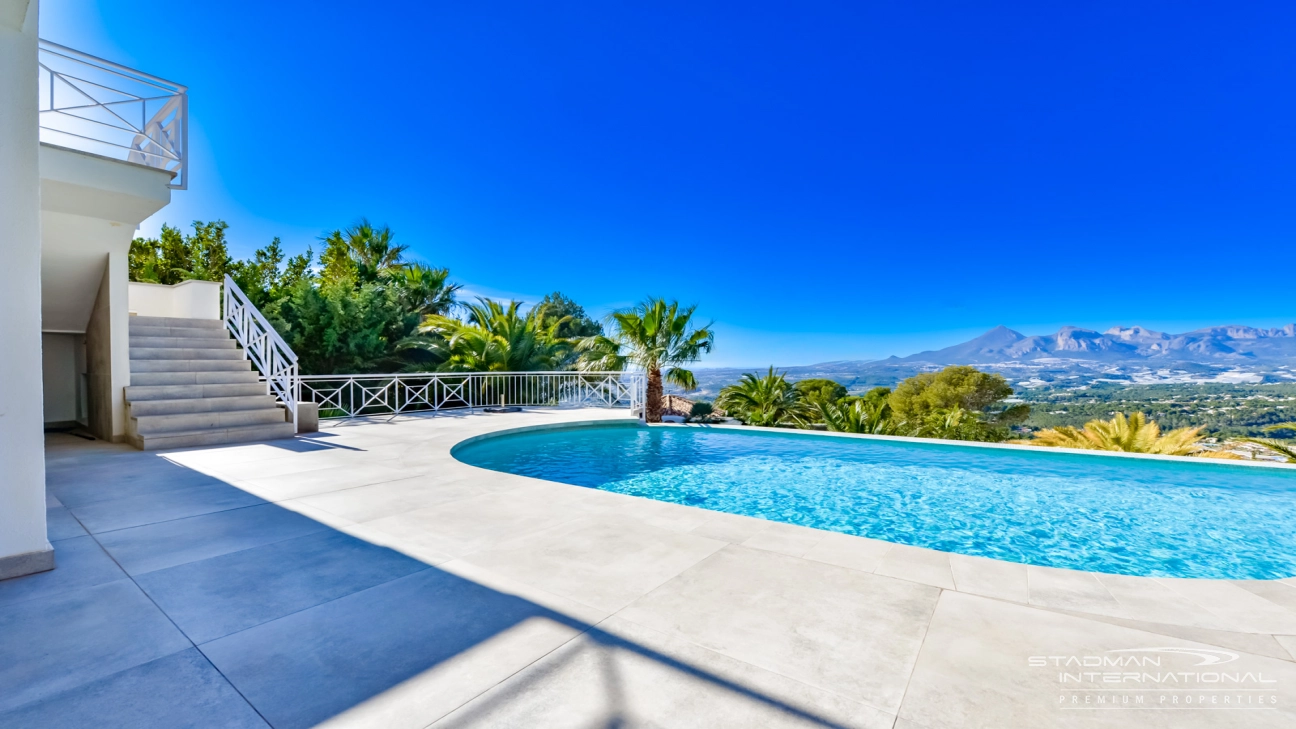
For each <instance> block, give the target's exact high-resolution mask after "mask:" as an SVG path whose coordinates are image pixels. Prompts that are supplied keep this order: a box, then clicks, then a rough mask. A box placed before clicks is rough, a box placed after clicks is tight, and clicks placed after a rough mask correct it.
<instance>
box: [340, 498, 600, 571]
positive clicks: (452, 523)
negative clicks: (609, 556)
mask: <svg viewBox="0 0 1296 729" xmlns="http://www.w3.org/2000/svg"><path fill="white" fill-rule="evenodd" d="M552 486H558V484H552ZM563 488H566V489H568V490H569V492H570V494H569V495H567V496H562V495H559V494H554V495H553V498H547V496H548V495H547V494H544V493H538V494H537V493H519V492H517V490H513V491H508V492H504V493H491V494H486V495H483V496H474V497H472V498H469V499H461V500H458V501H452V502H448V503H445V504H438V505H436V506H429V507H427V508H423V509H416V510H414V511H411V512H409V513H407V514H399V515H396V516H389V517H386V518H383V519H375V520H373V521H370V522H366V523H365V524H363V525H362V526H364V527H367V528H368V529H369V530H372V531H377V532H381V533H383V534H385V535H387V538H388V539H390V540H391V541H384V542H383V543H385V544H388V545H389V546H395V547H397V548H400V546H401V545H409V546H410V547H412V548H415V549H418V550H431V551H432V552H435V553H439V554H445V555H448V556H450V557H460V556H463V555H466V554H469V553H472V552H476V551H478V550H481V549H485V548H488V547H490V546H492V545H495V544H498V543H500V542H503V541H507V540H509V539H515V538H517V537H519V536H522V535H525V534H529V533H532V532H537V531H540V530H543V529H548V528H551V527H555V526H558V525H559V524H563V523H566V522H568V521H572V520H574V519H577V518H580V517H581V516H584V515H585V514H587V513H589V511H587V510H585V509H583V508H582V504H581V502H582V500H583V499H582V498H581V496H582V495H581V494H580V493H579V492H580V491H581V489H574V488H572V487H570V486H568V487H563ZM355 533H357V534H359V533H361V532H359V531H356V532H355Z"/></svg>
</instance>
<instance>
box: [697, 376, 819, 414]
mask: <svg viewBox="0 0 1296 729" xmlns="http://www.w3.org/2000/svg"><path fill="white" fill-rule="evenodd" d="M715 404H716V405H717V406H718V407H721V408H724V409H725V410H726V411H728V412H729V414H730V415H733V416H734V417H736V418H738V419H739V420H741V421H743V422H744V423H746V424H747V425H764V426H769V427H777V426H780V425H785V426H786V425H791V426H796V425H800V424H801V423H802V422H803V420H804V418H805V417H806V416H807V415H809V414H810V408H809V406H807V405H806V404H805V403H804V402H802V400H801V398H800V397H798V394H797V391H796V388H794V387H792V384H791V383H789V382H788V381H787V378H785V377H784V376H783V374H782V373H781V372H775V371H774V367H773V365H771V366H770V368H769V373H768V374H766V375H765V376H764V377H757V376H756V375H754V374H752V373H750V372H748V373H747V374H744V375H743V376H742V379H740V380H739V381H738V383H737V384H734V385H729V386H728V387H725V388H724V389H722V390H720V395H719V397H717V398H716V401H715Z"/></svg>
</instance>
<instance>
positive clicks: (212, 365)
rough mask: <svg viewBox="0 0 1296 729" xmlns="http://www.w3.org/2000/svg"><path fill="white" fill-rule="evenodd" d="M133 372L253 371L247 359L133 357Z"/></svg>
mask: <svg viewBox="0 0 1296 729" xmlns="http://www.w3.org/2000/svg"><path fill="white" fill-rule="evenodd" d="M130 367H131V374H132V375H134V374H135V373H137V372H251V371H252V363H251V362H249V361H247V360H245V359H132V360H131V365H130Z"/></svg>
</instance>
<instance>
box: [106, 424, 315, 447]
mask: <svg viewBox="0 0 1296 729" xmlns="http://www.w3.org/2000/svg"><path fill="white" fill-rule="evenodd" d="M295 434H296V432H295V428H294V427H293V424H292V423H288V422H283V423H270V424H266V425H243V426H237V427H230V428H215V429H210V430H194V431H178V432H173V433H134V434H132V435H131V436H130V442H131V444H132V445H134V446H135V447H136V448H139V449H141V450H146V451H156V450H161V449H163V448H199V447H202V446H215V445H227V444H230V443H254V442H257V441H263V440H281V439H283V438H291V437H293V436H294V435H295Z"/></svg>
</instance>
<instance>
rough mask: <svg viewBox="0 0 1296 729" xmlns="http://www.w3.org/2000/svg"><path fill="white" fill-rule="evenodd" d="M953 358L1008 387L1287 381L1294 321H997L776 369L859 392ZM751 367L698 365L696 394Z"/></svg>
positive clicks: (1295, 353) (1294, 368) (1291, 374)
mask: <svg viewBox="0 0 1296 729" xmlns="http://www.w3.org/2000/svg"><path fill="white" fill-rule="evenodd" d="M954 364H964V365H976V366H977V367H979V368H980V369H985V370H990V371H995V372H1000V373H1002V374H1003V375H1004V376H1006V377H1008V378H1009V380H1010V381H1013V382H1014V385H1015V386H1018V387H1027V388H1031V387H1044V386H1050V385H1066V386H1069V387H1087V386H1089V385H1092V384H1094V383H1097V382H1125V383H1128V384H1157V383H1194V382H1199V383H1205V382H1220V383H1260V382H1290V381H1296V324H1288V325H1287V326H1284V327H1278V328H1273V329H1263V328H1258V327H1250V326H1241V325H1229V326H1218V327H1208V328H1205V329H1197V330H1194V331H1191V332H1184V333H1182V334H1168V333H1166V332H1158V331H1153V330H1151V329H1145V328H1143V327H1139V326H1133V327H1119V326H1118V327H1112V328H1110V329H1108V330H1107V331H1104V332H1099V331H1095V330H1092V329H1082V328H1080V327H1072V326H1066V327H1062V328H1061V329H1059V330H1058V331H1057V332H1056V333H1054V334H1048V335H1036V336H1027V335H1025V334H1022V333H1020V332H1016V331H1013V330H1012V329H1009V328H1008V327H1005V326H998V327H995V328H994V329H991V330H990V331H988V332H986V333H985V334H982V335H981V336H979V337H976V338H974V339H970V340H968V341H966V342H963V343H961V344H955V345H953V346H951V347H945V348H944V349H937V350H931V351H926V352H919V353H917V354H912V355H909V356H907V357H888V358H886V359H882V360H850V361H840V362H823V363H820V364H815V365H804V366H793V367H786V368H780V369H781V370H783V371H785V372H786V373H787V376H788V379H791V380H800V379H806V378H810V377H826V378H828V379H833V380H837V381H838V382H841V383H842V384H844V385H846V386H847V387H848V388H849V389H851V390H852V391H859V390H864V389H867V388H869V387H874V386H877V385H887V386H891V385H894V384H895V383H896V382H898V381H900V380H902V379H904V378H905V377H910V376H912V375H914V374H917V373H919V372H925V371H932V370H936V369H940V368H941V367H945V366H948V365H954ZM763 369H764V368H760V370H763ZM754 371H757V368H701V369H697V370H695V374H696V375H697V378H698V384H699V389H700V394H701V395H703V396H704V397H714V395H715V394H716V393H717V392H719V389H720V388H721V387H724V386H725V385H728V384H731V383H732V382H734V381H736V380H737V379H738V378H739V377H741V376H742V373H744V372H754Z"/></svg>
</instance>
